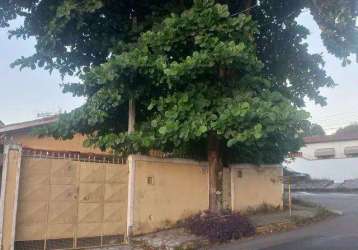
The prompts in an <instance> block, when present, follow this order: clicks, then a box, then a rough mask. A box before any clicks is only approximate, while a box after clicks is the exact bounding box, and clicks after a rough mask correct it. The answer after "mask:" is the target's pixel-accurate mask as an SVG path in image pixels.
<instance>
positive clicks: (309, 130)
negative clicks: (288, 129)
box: [303, 122, 326, 136]
mask: <svg viewBox="0 0 358 250" xmlns="http://www.w3.org/2000/svg"><path fill="white" fill-rule="evenodd" d="M323 135H326V132H325V131H324V129H323V128H322V126H321V125H319V124H317V123H310V122H308V123H307V125H306V126H305V128H304V129H303V136H323Z"/></svg>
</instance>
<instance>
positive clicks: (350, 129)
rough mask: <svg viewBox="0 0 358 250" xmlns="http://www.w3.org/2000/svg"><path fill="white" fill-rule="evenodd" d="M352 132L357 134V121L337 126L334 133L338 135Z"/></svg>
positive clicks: (347, 134)
mask: <svg viewBox="0 0 358 250" xmlns="http://www.w3.org/2000/svg"><path fill="white" fill-rule="evenodd" d="M352 134H358V123H352V124H349V125H347V126H345V127H343V128H339V129H337V131H336V133H335V135H338V136H341V135H342V136H345V135H346V136H349V135H352Z"/></svg>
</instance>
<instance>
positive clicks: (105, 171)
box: [15, 154, 128, 249]
mask: <svg viewBox="0 0 358 250" xmlns="http://www.w3.org/2000/svg"><path fill="white" fill-rule="evenodd" d="M127 188H128V167H127V165H126V164H123V163H120V164H119V163H117V162H112V161H106V160H105V159H103V160H102V162H98V161H83V160H81V159H80V158H78V159H76V158H66V157H63V158H60V157H43V156H41V157H38V156H34V155H26V154H23V157H22V162H21V174H20V181H19V192H18V194H19V196H18V210H17V216H16V218H17V219H16V233H15V249H71V248H86V247H102V246H112V245H117V244H121V243H122V241H123V238H124V234H125V231H126V215H127V195H128V191H127Z"/></svg>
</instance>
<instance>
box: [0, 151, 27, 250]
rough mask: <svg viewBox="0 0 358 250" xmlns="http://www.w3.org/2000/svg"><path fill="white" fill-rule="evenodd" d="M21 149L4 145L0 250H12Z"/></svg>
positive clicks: (0, 198)
mask: <svg viewBox="0 0 358 250" xmlns="http://www.w3.org/2000/svg"><path fill="white" fill-rule="evenodd" d="M21 154H22V147H21V146H20V145H5V147H4V163H3V169H2V181H1V196H0V242H1V245H0V250H13V249H14V243H15V226H16V214H17V202H18V195H19V179H20V166H21Z"/></svg>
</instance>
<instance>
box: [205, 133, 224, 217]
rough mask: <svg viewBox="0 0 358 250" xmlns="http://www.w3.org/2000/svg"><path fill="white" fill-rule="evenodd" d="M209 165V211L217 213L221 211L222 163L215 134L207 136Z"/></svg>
mask: <svg viewBox="0 0 358 250" xmlns="http://www.w3.org/2000/svg"><path fill="white" fill-rule="evenodd" d="M208 164H209V210H210V211H211V212H215V213H218V212H220V211H221V210H222V208H223V206H222V170H223V168H222V163H221V158H220V142H219V139H218V137H217V135H216V134H214V133H212V132H211V133H209V136H208Z"/></svg>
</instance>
